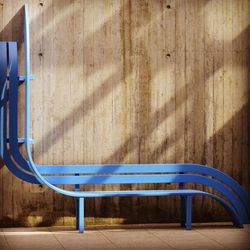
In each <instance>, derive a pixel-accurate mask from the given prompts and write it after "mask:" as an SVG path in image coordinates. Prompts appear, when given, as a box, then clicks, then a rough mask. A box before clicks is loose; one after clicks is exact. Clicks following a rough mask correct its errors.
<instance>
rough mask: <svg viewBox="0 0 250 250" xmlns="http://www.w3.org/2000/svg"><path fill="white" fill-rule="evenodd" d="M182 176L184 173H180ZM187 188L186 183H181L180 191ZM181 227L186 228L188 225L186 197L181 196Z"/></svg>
mask: <svg viewBox="0 0 250 250" xmlns="http://www.w3.org/2000/svg"><path fill="white" fill-rule="evenodd" d="M180 174H182V173H180ZM184 188H185V183H183V182H181V183H179V189H184ZM180 215H181V227H185V223H186V196H183V195H181V211H180Z"/></svg>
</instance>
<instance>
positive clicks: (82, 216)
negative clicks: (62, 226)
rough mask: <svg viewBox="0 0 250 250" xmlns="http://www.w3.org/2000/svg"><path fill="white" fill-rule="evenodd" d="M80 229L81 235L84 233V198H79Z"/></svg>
mask: <svg viewBox="0 0 250 250" xmlns="http://www.w3.org/2000/svg"><path fill="white" fill-rule="evenodd" d="M78 216H79V218H78V221H79V224H78V229H79V233H83V232H84V198H79V206H78Z"/></svg>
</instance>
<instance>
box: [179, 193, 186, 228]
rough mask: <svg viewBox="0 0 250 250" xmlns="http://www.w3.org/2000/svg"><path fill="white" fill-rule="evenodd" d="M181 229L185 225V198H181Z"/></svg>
mask: <svg viewBox="0 0 250 250" xmlns="http://www.w3.org/2000/svg"><path fill="white" fill-rule="evenodd" d="M180 214H181V227H185V223H186V197H185V196H181V213H180Z"/></svg>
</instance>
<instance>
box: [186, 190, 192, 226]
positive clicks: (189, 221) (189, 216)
mask: <svg viewBox="0 0 250 250" xmlns="http://www.w3.org/2000/svg"><path fill="white" fill-rule="evenodd" d="M186 229H187V230H191V229H192V196H191V195H188V196H187V197H186Z"/></svg>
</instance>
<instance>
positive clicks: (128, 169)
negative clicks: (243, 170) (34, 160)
mask: <svg viewBox="0 0 250 250" xmlns="http://www.w3.org/2000/svg"><path fill="white" fill-rule="evenodd" d="M37 168H38V170H39V172H40V173H41V174H71V173H74V171H75V172H77V173H79V174H96V173H98V174H100V175H101V174H127V173H166V172H168V173H174V172H180V173H187V172H190V173H196V174H201V175H208V176H211V177H212V178H215V179H216V180H218V181H220V182H222V183H223V184H224V185H226V186H227V187H228V188H230V189H231V190H232V191H233V193H235V194H236V195H237V196H239V198H240V199H241V201H242V203H243V204H244V206H245V208H246V209H247V211H248V215H250V197H249V195H248V194H247V193H246V192H245V191H244V190H243V189H242V187H241V186H240V185H239V183H237V182H236V181H235V180H234V179H233V178H231V177H230V176H228V175H226V174H225V173H223V172H221V171H219V170H217V169H215V168H212V167H208V166H204V165H200V164H106V165H101V164H100V165H63V166H58V165H55V166H51V165H43V166H39V165H38V166H37ZM180 184H181V183H180Z"/></svg>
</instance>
